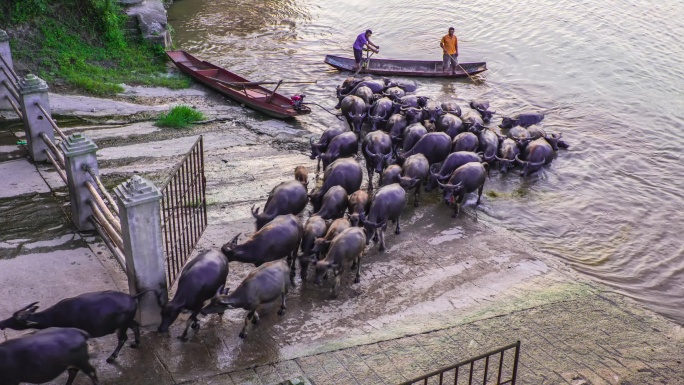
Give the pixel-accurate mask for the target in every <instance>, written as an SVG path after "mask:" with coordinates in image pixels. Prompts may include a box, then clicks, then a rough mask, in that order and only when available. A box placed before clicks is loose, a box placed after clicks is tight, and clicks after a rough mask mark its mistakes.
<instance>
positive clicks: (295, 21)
mask: <svg viewBox="0 0 684 385" xmlns="http://www.w3.org/2000/svg"><path fill="white" fill-rule="evenodd" d="M664 15H667V17H664ZM169 17H170V20H171V21H170V22H171V24H172V26H173V27H174V28H175V30H176V36H175V43H176V45H177V46H178V47H179V48H181V49H184V50H187V51H189V52H191V53H192V54H195V55H196V56H198V57H200V58H202V59H205V60H209V61H211V62H214V63H217V64H219V65H222V66H225V67H227V68H229V69H231V70H234V71H235V72H237V73H239V74H241V75H245V76H246V77H248V78H250V79H254V80H273V79H280V78H283V79H287V80H292V79H298V80H318V84H315V85H302V86H292V85H290V86H288V87H285V86H283V87H282V88H281V90H282V92H283V93H284V94H287V95H289V94H293V93H298V92H303V93H306V94H307V95H308V98H309V99H311V100H312V101H316V102H318V103H321V104H322V105H324V106H326V107H332V106H334V104H335V102H336V100H335V99H334V98H333V97H332V96H333V95H332V94H333V89H334V86H335V85H337V84H339V83H340V82H341V81H342V79H343V78H344V77H345V76H346V74H344V73H339V72H337V71H335V70H332V69H331V68H330V67H328V66H327V65H325V64H323V58H324V56H325V55H326V54H343V55H345V56H351V44H352V42H353V40H354V38H355V36H356V35H357V34H359V33H360V32H362V31H363V30H365V29H367V28H372V29H373V31H374V34H373V41H374V42H375V43H376V44H379V45H380V46H381V49H380V54H378V55H377V57H382V58H403V59H437V60H438V59H439V58H440V53H441V52H440V49H439V39H440V38H441V36H442V35H443V34H445V33H446V30H447V28H448V27H449V26H452V25H453V26H454V27H455V28H456V34H457V35H458V36H459V40H460V48H459V51H460V56H459V60H461V61H480V60H485V61H487V63H488V67H489V68H490V70H489V71H488V72H486V73H485V74H484V77H485V78H486V81H485V82H484V83H483V84H478V85H474V84H473V83H472V82H469V81H456V82H454V81H447V80H439V79H436V80H435V79H432V80H424V79H419V80H416V82H417V84H418V93H421V94H424V95H426V96H429V97H431V98H433V99H435V100H440V101H441V100H450V99H455V100H457V101H459V102H460V104H461V106H462V107H464V106H465V105H466V102H467V101H469V100H471V99H474V98H482V99H486V100H489V101H490V103H491V105H492V106H493V109H495V110H497V111H498V112H500V113H504V114H511V113H515V112H519V111H522V110H541V111H544V112H546V113H547V118H546V120H545V121H544V128H545V129H546V130H547V131H557V132H563V136H564V137H565V138H566V140H567V141H568V142H569V143H570V144H571V146H572V147H571V149H570V151H563V152H562V153H561V154H560V156H559V157H558V159H557V160H556V161H555V162H554V163H553V164H552V165H551V166H550V167H548V168H547V169H546V170H545V171H544V172H543V173H541V174H538V175H536V176H532V177H529V178H527V179H525V180H521V179H520V178H519V177H518V176H517V175H514V174H509V175H499V174H498V173H493V174H492V177H491V179H490V180H488V181H487V184H486V187H485V188H486V190H489V191H495V192H496V193H497V194H488V195H487V197H486V198H485V199H484V200H483V201H484V203H483V211H484V212H485V213H486V220H488V221H491V222H495V223H498V224H500V225H502V226H505V227H507V228H509V229H512V230H514V231H515V232H516V233H518V234H521V235H522V236H523V237H525V238H526V239H528V240H529V242H531V243H534V244H535V245H536V247H538V248H539V249H541V250H543V251H546V252H548V253H551V254H553V255H556V256H558V257H559V258H562V259H564V260H565V261H567V262H568V263H569V264H571V265H572V266H573V267H575V268H576V269H577V270H579V271H581V272H583V273H586V274H589V275H592V276H594V277H596V278H597V279H598V280H600V281H602V282H604V283H606V284H608V285H610V286H612V287H613V288H615V289H616V290H618V291H620V292H623V293H625V294H627V295H629V296H631V297H633V298H636V299H638V300H640V301H642V302H644V303H646V304H647V305H649V306H650V307H651V308H652V309H654V310H656V311H659V312H661V313H663V314H665V315H667V316H670V317H672V318H674V319H676V320H678V321H680V322H682V321H684V277H683V274H682V273H683V272H684V258H683V257H684V247H683V246H682V242H681V240H680V238H679V234H681V233H682V232H684V221H683V220H682V219H684V218H682V217H683V215H682V211H681V210H680V208H681V207H683V206H684V193H683V192H682V191H684V179H682V178H681V175H684V165H683V164H682V162H681V155H680V154H681V148H682V147H683V146H684V139H683V137H682V135H681V134H680V133H681V132H682V130H683V129H684V98H682V95H681V90H682V88H684V67H682V66H681V64H680V63H681V62H682V60H684V49H683V48H682V47H683V46H682V45H681V43H680V42H679V39H680V36H682V35H684V27H682V24H681V20H683V19H684V7H683V6H682V3H681V1H664V2H657V3H650V2H649V3H646V2H638V3H625V2H622V1H618V0H603V1H587V0H583V1H578V2H554V1H550V0H534V1H531V2H528V3H526V5H525V6H521V5H520V3H519V2H500V1H495V0H479V1H477V2H475V1H465V2H448V1H443V0H425V1H394V0H392V1H383V2H377V1H370V0H355V1H346V2H343V3H342V2H331V1H322V0H304V1H294V0H289V1H275V0H272V1H261V2H252V1H246V0H241V1H237V0H233V1H231V0H212V1H209V0H193V1H190V0H180V1H177V2H175V3H174V5H173V6H172V7H171V9H170V10H169ZM403 80H408V79H403ZM497 119H498V118H495V119H494V122H493V123H494V124H496V123H498V120H497ZM293 124H297V125H299V126H300V127H302V128H304V129H306V130H309V131H311V132H315V133H318V132H321V131H322V130H324V129H325V128H327V127H329V126H331V125H336V124H342V123H340V122H339V121H337V120H336V119H335V118H334V117H332V116H331V115H329V114H327V113H325V112H323V111H322V110H320V109H316V110H315V111H314V113H312V114H311V115H309V116H306V117H303V118H299V119H298V122H297V123H293ZM480 217H482V216H480ZM441 230H443V229H440V231H441Z"/></svg>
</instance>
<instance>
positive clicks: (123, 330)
mask: <svg viewBox="0 0 684 385" xmlns="http://www.w3.org/2000/svg"><path fill="white" fill-rule="evenodd" d="M127 331H128V327H123V328H121V329H118V330H117V331H116V336H117V338H119V344H118V345H116V349H114V352H113V353H112V355H111V356H109V358H107V363H109V364H111V363H112V362H114V360H116V357H118V356H119V351H120V350H121V348H122V347H123V346H124V344H125V343H126V340H127V339H128V335H127V334H126V332H127Z"/></svg>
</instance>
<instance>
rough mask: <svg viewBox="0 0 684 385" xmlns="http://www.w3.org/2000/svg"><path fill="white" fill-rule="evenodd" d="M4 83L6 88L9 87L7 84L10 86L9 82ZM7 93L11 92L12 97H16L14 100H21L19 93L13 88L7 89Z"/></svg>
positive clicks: (4, 81)
mask: <svg viewBox="0 0 684 385" xmlns="http://www.w3.org/2000/svg"><path fill="white" fill-rule="evenodd" d="M2 83H3V84H4V85H5V87H7V84H8V81H7V80H3V81H2ZM9 84H12V83H9ZM7 91H9V93H10V95H12V96H14V99H16V100H17V101H19V100H20V99H19V94H18V93H17V91H15V90H14V89H12V88H11V87H7Z"/></svg>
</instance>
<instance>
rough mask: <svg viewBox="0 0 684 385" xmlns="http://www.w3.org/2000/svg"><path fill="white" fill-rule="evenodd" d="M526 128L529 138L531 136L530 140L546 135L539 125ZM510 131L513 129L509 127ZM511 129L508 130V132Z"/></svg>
mask: <svg viewBox="0 0 684 385" xmlns="http://www.w3.org/2000/svg"><path fill="white" fill-rule="evenodd" d="M526 130H527V133H528V134H529V136H530V138H532V140H534V139H539V138H545V137H546V131H544V129H543V128H541V127H540V126H530V127H528V128H527V129H526ZM511 131H513V130H512V129H511ZM511 131H509V134H510V132H511ZM512 139H515V138H512Z"/></svg>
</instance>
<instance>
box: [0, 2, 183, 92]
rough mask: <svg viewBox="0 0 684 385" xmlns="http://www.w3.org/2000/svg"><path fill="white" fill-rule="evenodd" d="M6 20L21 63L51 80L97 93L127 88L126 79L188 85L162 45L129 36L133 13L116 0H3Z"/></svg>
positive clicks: (1, 17) (1, 16) (0, 9)
mask: <svg viewBox="0 0 684 385" xmlns="http://www.w3.org/2000/svg"><path fill="white" fill-rule="evenodd" d="M0 3H1V4H0V25H2V26H3V27H2V28H3V29H5V30H6V31H7V32H8V34H9V35H10V45H11V48H12V57H13V59H14V61H15V67H16V68H17V69H18V70H20V72H24V74H25V73H26V72H31V73H34V74H36V75H38V76H39V77H41V78H43V79H44V80H46V81H47V82H48V84H50V85H51V86H55V85H63V86H65V87H66V88H68V89H72V90H78V91H82V92H83V91H84V92H86V93H91V94H95V95H111V94H114V93H117V92H121V91H122V90H123V88H122V87H121V83H126V84H129V85H151V86H152V85H153V86H163V87H169V88H185V87H188V86H189V84H190V79H189V78H187V77H185V76H182V75H181V76H179V75H173V76H172V75H168V74H167V73H166V72H167V71H166V65H165V62H166V55H165V54H164V49H163V47H161V46H160V45H153V44H151V43H148V42H146V41H144V40H143V39H142V38H141V37H139V36H127V35H126V34H125V24H126V20H127V16H126V15H125V14H124V13H123V12H122V11H121V9H120V7H119V5H118V3H117V2H116V0H15V1H10V2H0Z"/></svg>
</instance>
